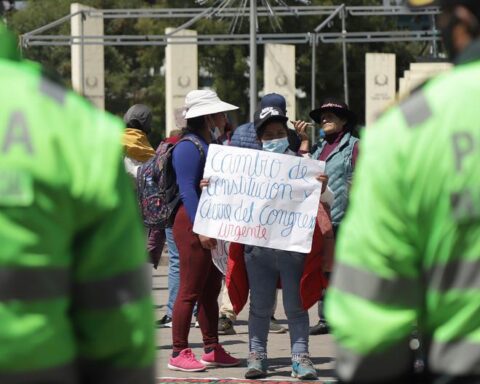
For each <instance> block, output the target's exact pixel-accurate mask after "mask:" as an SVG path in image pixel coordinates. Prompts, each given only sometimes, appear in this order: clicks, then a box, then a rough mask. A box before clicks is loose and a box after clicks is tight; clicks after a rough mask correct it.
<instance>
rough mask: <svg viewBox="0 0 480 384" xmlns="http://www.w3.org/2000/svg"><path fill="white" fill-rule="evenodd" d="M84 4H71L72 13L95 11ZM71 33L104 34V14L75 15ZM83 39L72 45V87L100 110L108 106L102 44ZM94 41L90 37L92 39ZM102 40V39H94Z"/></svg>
mask: <svg viewBox="0 0 480 384" xmlns="http://www.w3.org/2000/svg"><path fill="white" fill-rule="evenodd" d="M93 9H94V8H91V7H87V6H85V5H83V4H79V3H73V4H71V5H70V13H76V12H78V11H82V10H93ZM71 34H72V36H82V35H83V36H88V35H90V36H101V35H103V17H101V16H99V15H98V16H97V15H95V16H88V14H85V17H84V18H82V15H81V14H79V15H76V16H74V17H72V19H71ZM81 41H82V39H81V38H75V39H74V42H75V43H77V44H72V48H71V57H72V87H73V89H74V90H75V91H77V92H78V93H80V94H81V95H83V96H85V97H86V98H87V99H89V100H90V101H91V102H92V103H93V104H94V105H96V106H97V107H98V108H100V109H104V108H105V69H104V54H103V45H83V46H82V44H80V43H81ZM91 41H92V40H89V42H91ZM95 41H97V42H100V43H101V42H102V39H98V40H95Z"/></svg>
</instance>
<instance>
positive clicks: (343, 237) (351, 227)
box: [326, 110, 422, 383]
mask: <svg viewBox="0 0 480 384" xmlns="http://www.w3.org/2000/svg"><path fill="white" fill-rule="evenodd" d="M392 127H395V131H396V133H395V134H392V129H391V128H392ZM407 133H408V130H407V128H406V127H404V119H403V117H402V116H401V114H400V112H398V110H397V111H395V112H391V113H390V114H388V115H387V116H385V117H384V118H383V119H382V120H381V121H380V122H379V124H378V125H377V126H373V127H371V128H369V129H368V130H367V132H366V134H365V136H366V137H365V139H364V141H362V155H361V156H360V159H359V163H358V165H357V170H356V172H355V176H354V180H353V188H352V192H351V196H350V205H349V209H348V211H347V214H346V217H345V219H344V221H343V222H342V225H341V228H340V232H339V238H338V242H337V249H336V255H335V268H334V274H333V282H332V284H331V285H330V287H329V291H328V294H327V303H326V315H327V318H328V321H329V323H330V325H331V328H332V332H333V336H334V338H335V340H336V342H337V345H338V354H337V364H338V367H337V371H338V375H339V377H340V379H341V381H343V382H345V383H374V382H379V383H380V382H384V383H387V382H388V383H390V382H394V381H395V379H398V378H401V377H402V376H404V375H408V374H409V373H410V371H411V369H412V358H413V356H412V351H411V350H410V348H409V339H410V334H411V331H412V327H413V324H415V322H416V321H417V320H418V313H419V305H420V302H421V297H422V293H421V292H422V291H421V286H420V277H421V276H420V273H421V272H420V271H419V269H418V257H419V256H418V250H417V249H416V233H417V228H416V226H415V223H416V221H415V219H414V218H413V217H412V216H410V211H409V199H408V190H409V188H410V186H409V185H407V183H406V182H405V173H404V171H405V168H404V166H405V163H406V159H407V158H408V153H409V149H408V140H407V139H406V138H405V136H407ZM392 135H399V136H400V137H401V135H404V136H403V137H402V139H401V140H400V139H398V138H396V137H394V136H392ZM392 142H394V143H395V146H392V145H390V144H391V143H392ZM395 382H396V381H395ZM403 382H409V381H408V379H407V380H406V381H403Z"/></svg>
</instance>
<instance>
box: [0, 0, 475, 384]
mask: <svg viewBox="0 0 480 384" xmlns="http://www.w3.org/2000/svg"><path fill="white" fill-rule="evenodd" d="M408 3H409V4H410V5H411V6H412V7H423V6H425V5H433V4H437V5H440V6H441V7H442V13H441V15H440V17H439V19H438V27H439V28H440V29H441V31H442V32H443V38H444V43H445V48H446V50H447V51H448V53H449V54H450V56H451V57H452V59H453V60H455V63H456V68H455V69H454V70H453V71H451V72H450V73H448V74H445V75H444V76H441V77H440V78H438V79H435V80H432V81H430V82H428V83H426V84H425V85H424V86H422V87H421V88H420V89H418V90H417V91H416V92H415V93H413V95H412V96H411V97H409V98H408V99H406V100H405V101H403V102H402V103H400V104H399V105H398V106H396V107H394V108H392V109H391V110H389V111H388V112H386V113H385V114H384V115H383V116H382V117H381V118H380V119H379V121H378V122H377V123H376V124H375V125H374V126H372V127H369V128H368V129H367V130H366V131H365V133H364V135H363V136H362V139H361V148H360V150H359V142H360V141H359V139H358V137H356V135H355V129H354V128H355V124H356V115H355V114H354V112H352V111H351V110H350V109H349V108H348V106H347V105H346V104H345V103H343V102H341V101H339V100H335V99H325V101H324V102H323V103H321V104H320V105H319V107H318V108H316V109H314V110H312V111H311V112H310V117H311V118H312V119H313V120H314V121H315V122H316V123H318V124H319V126H320V128H321V130H322V134H321V135H319V136H320V137H321V139H320V140H319V142H318V143H310V142H309V140H308V135H307V134H306V128H307V126H308V123H306V122H305V121H301V120H298V121H291V124H292V125H293V129H291V128H289V127H288V125H287V124H288V121H289V120H290V119H289V118H288V111H287V110H286V103H285V99H284V98H283V96H282V95H278V94H268V95H265V96H264V97H263V98H262V100H261V101H260V104H259V109H258V111H257V112H256V113H255V118H254V121H252V122H249V123H246V124H244V125H241V126H239V127H238V128H237V129H235V130H233V129H232V127H231V125H230V124H229V120H228V113H229V112H230V111H233V110H236V109H237V107H236V106H234V105H232V104H229V103H227V102H224V101H222V100H221V99H220V98H219V97H218V95H217V94H216V93H215V92H213V91H210V90H194V91H191V92H190V93H188V95H187V96H186V99H185V108H184V117H185V125H184V126H183V127H182V131H181V132H178V134H177V135H176V136H175V137H171V138H169V139H168V140H169V141H170V142H171V143H174V144H175V146H174V147H173V149H172V152H171V153H172V167H173V172H174V173H175V177H176V184H177V185H178V193H179V205H178V207H177V208H178V209H177V210H176V214H175V216H174V220H173V226H172V227H168V228H166V229H164V228H149V229H148V233H146V231H145V228H142V225H141V221H140V218H139V216H138V200H137V199H136V198H135V194H134V190H135V181H136V180H138V175H139V173H141V171H142V170H143V169H144V167H145V166H146V165H147V164H149V162H150V161H151V159H152V158H154V157H155V156H157V155H158V149H154V148H153V147H152V146H151V145H150V143H149V141H148V133H149V130H150V129H151V122H152V115H151V111H150V109H149V108H148V107H147V106H145V105H141V104H137V105H134V106H132V107H131V108H130V109H129V110H128V111H127V112H126V114H125V116H124V123H123V124H122V122H121V121H120V120H119V119H118V118H115V117H113V116H111V115H109V114H106V113H104V112H103V111H99V110H97V109H95V108H94V107H93V106H92V105H91V104H89V103H88V102H87V101H86V100H84V99H83V98H82V97H80V96H78V95H76V94H75V93H73V92H72V91H69V90H66V89H64V88H63V87H62V86H60V85H58V84H56V83H55V82H54V81H52V80H51V79H50V78H48V77H47V76H45V74H44V73H43V72H42V70H41V68H40V67H39V66H38V65H35V64H34V63H31V62H28V61H23V60H21V58H20V56H19V54H18V51H17V46H16V40H15V38H14V37H13V36H12V35H11V34H10V32H9V31H8V30H7V29H6V28H5V27H4V26H3V24H1V23H0V81H1V83H2V85H3V87H2V88H1V89H0V101H1V103H2V109H1V110H0V153H1V156H0V208H1V209H0V244H1V246H0V324H1V325H2V326H1V327H0V341H1V342H0V382H1V383H2V384H3V383H5V384H39V383H58V384H67V383H106V384H109V383H112V384H113V383H116V384H117V383H149V384H153V383H154V382H155V369H154V365H155V337H154V327H153V325H154V318H153V303H152V300H151V284H149V281H150V278H151V265H147V260H148V259H147V252H146V251H147V250H148V254H149V256H150V262H151V263H153V265H154V266H156V265H157V264H158V261H159V259H160V257H161V252H162V249H163V246H164V244H165V242H166V244H167V248H168V253H169V259H170V266H169V298H168V305H167V312H166V314H165V316H164V317H163V318H162V319H159V320H158V321H157V325H158V326H163V327H171V329H172V343H171V344H172V354H171V357H170V358H169V362H168V368H169V369H172V370H180V371H186V372H196V371H203V370H205V369H207V368H211V367H216V366H224V367H229V366H237V365H239V364H240V360H239V359H237V358H235V357H233V356H231V355H230V354H229V353H228V352H227V351H225V349H224V348H223V347H222V345H221V343H220V340H219V334H220V333H229V334H234V332H235V330H234V325H235V316H236V315H237V314H238V313H239V311H240V310H242V308H243V307H244V306H245V304H246V302H247V300H248V298H249V299H250V307H249V309H248V310H249V322H248V337H249V346H248V350H245V356H246V357H247V359H246V370H245V377H246V378H248V379H257V378H263V377H265V376H266V375H267V372H268V349H267V345H268V333H269V332H275V331H279V332H285V329H280V328H278V327H275V325H278V324H276V323H275V308H276V297H277V289H278V282H279V281H280V282H281V289H282V290H283V294H282V296H283V305H284V308H285V314H286V317H287V322H288V331H289V336H290V341H291V343H290V345H291V351H290V352H291V361H292V365H291V369H292V376H293V377H296V378H298V379H300V380H312V379H316V378H317V372H316V370H315V367H314V366H313V364H312V361H311V359H310V355H309V336H310V335H316V334H324V333H330V332H331V333H332V336H333V338H334V339H335V341H336V344H337V346H338V350H337V374H338V378H339V380H340V381H341V382H344V383H358V384H366V383H389V384H391V383H417V382H418V383H432V384H440V383H442V384H476V383H479V382H480V320H479V319H480V316H479V314H480V300H479V287H480V286H479V281H480V279H479V276H480V274H479V273H478V270H479V269H478V268H479V266H480V258H479V253H480V242H479V238H480V203H479V199H478V196H479V191H480V186H479V180H480V179H479V178H478V176H477V174H478V171H477V169H478V165H477V164H478V163H479V161H480V151H479V150H478V149H479V148H480V135H479V132H478V128H477V126H476V124H477V121H478V120H479V118H478V117H479V116H478V111H479V109H478V106H477V102H478V98H479V97H480V87H479V85H478V83H476V79H478V78H479V77H480V2H479V1H478V0H408ZM12 90H15V92H12ZM212 143H217V144H222V145H232V146H239V147H243V148H253V149H257V150H259V151H265V152H271V153H275V154H283V155H288V156H297V157H302V156H303V157H309V158H310V159H313V160H320V161H324V162H325V164H326V167H325V172H324V173H319V174H318V175H316V179H317V181H318V182H319V184H318V190H319V193H320V199H319V200H320V201H319V204H318V209H317V207H315V211H316V212H314V214H315V217H316V218H317V220H316V221H315V228H314V231H313V239H312V248H311V251H310V252H309V253H300V252H293V251H286V250H280V249H272V248H266V247H261V246H256V245H255V246H254V245H243V244H238V243H232V244H231V245H230V250H229V255H228V256H229V263H228V269H227V271H226V276H225V279H224V278H223V276H222V273H221V272H220V271H219V269H217V267H216V266H215V265H214V263H213V261H212V256H211V251H212V250H213V249H214V248H215V247H216V243H217V241H216V239H214V238H211V237H207V236H203V235H198V234H196V233H195V232H194V231H193V225H194V222H195V213H196V211H197V206H198V204H199V199H200V194H201V191H202V188H205V187H207V188H208V185H209V182H210V181H209V180H208V179H203V171H204V168H205V162H206V158H207V155H208V150H209V146H210V144H212ZM159 148H164V147H159ZM269 156H273V155H269ZM357 159H358V164H357ZM354 174H355V177H353V176H354ZM317 181H315V185H316V183H317ZM320 183H321V184H320ZM145 235H147V236H145ZM146 237H148V241H147V242H145V238H146ZM332 267H333V276H332V278H330V275H329V273H330V272H331V271H332ZM222 279H224V280H225V281H226V283H225V287H224V292H223V294H222V298H221V299H222V305H221V306H220V308H219V306H218V298H219V296H220V292H221V290H222ZM232 284H233V285H234V286H235V290H232V289H231V287H232V286H233V285H232ZM327 285H328V288H327ZM325 290H326V291H327V293H326V305H325V307H326V310H325V312H324V310H323V308H324V306H323V294H324V293H325ZM317 302H318V303H319V304H318V312H319V319H318V323H317V324H316V325H315V326H314V327H312V328H311V329H309V328H308V326H309V318H308V312H307V310H308V308H310V307H312V306H313V305H315V304H316V303H317ZM192 316H195V318H196V321H198V327H199V328H200V330H201V333H202V338H203V351H202V355H201V357H200V358H199V359H197V357H196V356H195V354H194V353H193V351H192V349H191V348H190V345H189V331H190V325H191V321H192ZM414 330H415V332H416V333H417V334H418V335H419V339H420V344H421V346H422V354H421V356H420V358H421V359H422V362H423V365H422V369H421V370H415V368H418V365H415V364H414V360H415V358H416V357H418V354H416V353H415V352H414V351H413V349H415V348H414V347H413V346H412V333H413V331H414Z"/></svg>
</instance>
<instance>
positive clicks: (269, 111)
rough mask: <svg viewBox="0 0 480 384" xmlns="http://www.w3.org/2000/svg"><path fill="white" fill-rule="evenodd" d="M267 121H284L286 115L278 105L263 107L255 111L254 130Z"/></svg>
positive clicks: (286, 119) (285, 120)
mask: <svg viewBox="0 0 480 384" xmlns="http://www.w3.org/2000/svg"><path fill="white" fill-rule="evenodd" d="M269 121H281V122H284V123H286V122H287V121H288V117H287V116H285V114H284V112H283V111H282V110H281V109H280V108H278V107H265V108H262V109H259V110H257V111H256V112H255V117H254V125H255V130H256V131H258V130H259V129H260V128H261V127H262V126H264V125H265V124H266V123H267V122H269Z"/></svg>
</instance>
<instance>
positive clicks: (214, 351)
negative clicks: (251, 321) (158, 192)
mask: <svg viewBox="0 0 480 384" xmlns="http://www.w3.org/2000/svg"><path fill="white" fill-rule="evenodd" d="M185 105H186V107H187V111H186V115H185V118H186V120H187V127H186V129H185V130H184V132H183V137H182V138H183V139H184V140H181V141H180V142H179V143H178V144H176V146H175V148H174V149H173V154H172V164H173V169H174V171H175V175H176V182H177V184H178V188H179V193H180V199H181V204H180V206H179V208H178V211H177V213H176V216H175V221H174V224H173V233H174V237H175V241H176V243H177V246H178V251H179V257H180V287H179V291H178V295H177V299H176V301H175V306H174V308H173V324H172V339H173V340H172V341H173V342H172V346H173V352H172V356H171V357H170V359H169V361H168V368H169V369H172V370H176V371H186V372H194V371H203V370H205V369H206V367H207V366H208V367H215V366H224V367H227V366H235V365H238V364H239V363H240V361H239V360H238V359H236V358H234V357H233V356H231V355H230V354H228V353H227V352H226V351H225V350H224V349H223V347H222V346H221V345H220V344H219V343H218V302H217V298H218V294H219V293H220V288H221V280H222V274H221V273H220V271H219V270H218V269H217V268H216V267H215V265H214V264H213V261H212V254H211V249H213V248H215V246H216V240H215V239H213V238H209V237H208V236H197V235H196V234H195V233H193V231H192V226H193V222H194V218H195V212H196V210H197V206H198V199H199V187H198V186H199V183H200V179H201V177H202V174H203V169H204V167H205V159H206V155H207V151H208V146H209V143H210V142H211V141H212V131H214V129H213V128H214V127H215V125H216V123H215V118H216V115H218V114H224V113H225V112H226V111H230V110H234V109H237V107H236V106H234V105H231V104H228V103H225V102H223V101H222V100H220V99H219V98H218V96H217V94H216V93H215V92H213V91H203V90H194V91H190V92H189V93H188V94H187V96H186V98H185ZM185 139H188V140H185ZM195 302H197V303H198V321H199V324H200V330H201V332H202V337H203V344H204V353H203V355H202V357H201V360H200V361H198V360H197V359H196V358H195V355H194V353H193V352H192V350H191V349H190V348H189V344H188V334H189V331H190V321H191V318H192V312H193V307H194V305H195Z"/></svg>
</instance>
